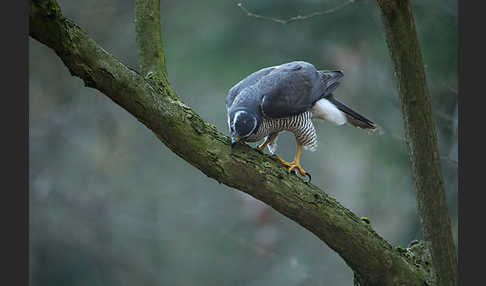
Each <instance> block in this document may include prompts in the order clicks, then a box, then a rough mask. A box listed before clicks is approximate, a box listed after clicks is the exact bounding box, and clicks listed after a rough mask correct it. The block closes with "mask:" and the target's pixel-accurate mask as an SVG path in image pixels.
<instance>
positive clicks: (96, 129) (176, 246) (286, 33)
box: [29, 0, 458, 286]
mask: <svg viewBox="0 0 486 286" xmlns="http://www.w3.org/2000/svg"><path fill="white" fill-rule="evenodd" d="M344 1H345V0H339V1H337V0H329V1H327V0H305V1H295V0H294V1H290V0H286V1H282V0H272V1H260V0H248V1H245V2H242V4H243V5H244V7H246V8H247V9H249V10H250V11H252V12H254V13H258V14H262V15H266V16H270V17H276V18H282V19H286V18H289V17H292V16H296V15H305V14H309V13H312V12H316V11H322V10H326V9H330V8H333V7H336V6H338V5H341V4H343V3H344ZM134 2H135V1H115V0H84V1H68V0H59V5H60V7H61V9H62V12H63V14H64V15H65V16H66V17H68V18H71V19H73V20H74V21H75V23H77V24H78V25H80V26H81V27H82V28H83V29H84V30H85V31H86V32H87V33H88V34H89V35H90V36H91V37H92V38H93V39H94V40H95V41H97V42H98V43H99V44H100V45H101V46H102V47H103V48H104V49H105V50H107V51H108V52H110V53H112V54H113V55H114V56H115V57H117V58H118V59H119V60H121V61H122V62H123V63H125V64H126V65H128V66H130V67H132V68H133V69H135V70H139V69H138V62H137V51H136V45H135V34H134ZM237 3H238V1H216V0H207V1H198V0H188V1H161V22H162V31H163V40H164V49H165V53H166V60H167V68H168V73H169V79H170V81H171V84H172V87H173V88H174V89H175V91H176V92H177V94H178V96H179V97H181V99H182V100H183V101H184V102H185V103H187V104H188V105H190V106H191V107H192V108H193V109H194V110H195V111H197V112H198V113H199V114H200V115H201V116H202V117H203V118H204V119H205V120H206V121H209V122H211V123H213V124H215V125H216V126H217V128H218V129H219V130H220V131H221V132H224V133H225V134H228V131H227V130H228V128H227V126H226V124H227V123H226V110H225V97H226V93H227V91H228V90H229V89H230V88H231V87H232V86H233V85H234V84H236V83H237V82H238V81H240V80H241V79H242V78H244V77H245V76H247V75H248V74H250V73H252V72H254V71H256V70H258V69H260V68H263V67H267V66H273V65H278V64H281V63H285V62H289V61H293V60H304V61H309V62H311V63H313V64H314V65H315V66H316V67H317V68H319V69H342V70H343V71H344V74H345V77H344V78H343V80H342V84H341V86H340V87H339V88H338V89H337V91H336V92H335V96H336V97H337V98H338V99H340V100H341V101H342V102H344V103H346V104H347V105H349V106H351V107H353V108H354V109H356V110H358V111H359V112H360V113H362V114H363V115H365V116H367V117H369V118H370V119H372V120H374V121H375V122H377V123H378V124H379V125H380V126H381V127H382V128H383V129H384V132H383V134H368V133H367V132H365V131H363V130H360V129H355V128H353V127H350V126H344V127H338V126H334V125H331V124H329V123H327V122H318V123H317V124H316V127H317V130H318V136H319V146H318V149H317V151H316V152H313V153H312V152H308V151H305V152H304V153H303V157H302V164H303V166H304V168H305V169H306V170H307V171H309V172H310V173H311V174H312V178H313V183H314V184H315V185H317V186H319V187H320V188H322V189H323V190H325V191H326V192H327V193H328V194H330V195H331V196H333V197H335V198H336V199H337V200H338V201H339V202H340V203H341V204H343V205H344V206H345V207H347V208H349V209H350V210H352V211H353V212H354V213H356V214H357V215H358V216H366V217H368V218H369V219H370V220H371V224H372V227H373V228H374V229H375V230H376V231H377V232H378V233H379V234H380V235H381V236H382V237H384V238H385V239H386V240H388V241H389V242H390V243H392V244H393V245H402V246H406V245H407V244H408V243H409V242H410V241H411V240H413V239H420V238H421V234H420V225H419V217H418V214H417V209H416V201H415V193H414V184H413V180H412V177H411V170H410V163H409V161H408V157H407V150H406V146H405V143H404V141H403V139H402V138H403V126H402V125H403V123H402V115H401V110H400V105H399V99H398V94H397V89H396V84H395V79H394V77H393V67H392V66H391V59H390V56H389V53H388V49H387V46H386V43H385V39H384V30H383V25H382V23H381V16H380V12H379V9H378V7H377V4H376V1H374V0H360V1H356V2H355V3H352V4H350V5H348V6H346V7H344V8H343V9H340V10H337V11H335V12H333V13H331V14H328V15H325V16H318V17H314V18H311V19H307V20H302V21H297V22H293V23H291V24H287V25H282V24H279V23H275V22H271V21H265V20H261V19H257V18H254V17H248V16H247V15H246V14H245V13H244V12H243V11H242V10H241V9H240V8H239V7H238V6H237ZM412 7H413V13H414V16H415V23H416V26H417V32H418V36H419V40H420V44H421V48H422V53H423V57H424V62H425V64H426V73H427V80H428V86H429V90H430V96H431V98H432V108H433V111H434V118H435V121H436V124H437V132H438V138H439V144H440V151H441V157H442V168H443V174H444V179H445V186H446V196H447V201H448V206H449V212H450V216H451V220H452V225H453V233H454V238H455V240H456V243H457V223H458V220H457V193H458V171H457V167H458V161H457V160H458V159H457V156H458V154H457V150H458V148H457V144H458V136H457V134H458V133H457V131H458V130H457V120H458V115H457V112H458V98H457V96H458V94H457V1H453V0H429V1H418V0H415V1H412ZM29 45H30V48H29V90H30V92H29V112H30V114H29V120H30V130H29V133H30V139H29V145H30V146H29V156H30V159H29V163H30V172H29V189H30V190H29V196H30V210H29V219H30V222H29V230H30V233H29V240H30V243H29V244H30V252H29V253H30V254H29V255H30V269H29V271H30V282H31V283H30V285H73V286H76V285H245V286H260V285H288V286H291V285H351V284H352V279H353V273H352V271H351V270H350V269H349V268H348V267H347V266H346V264H345V263H344V262H343V260H342V259H341V258H340V257H339V256H338V255H337V254H336V253H335V252H334V251H332V250H331V249H330V248H329V247H328V246H327V245H325V244H324V243H323V242H321V241H320V240H318V239H317V238H316V237H315V236H314V235H313V234H312V233H310V232H309V231H307V230H305V229H304V228H302V227H301V226H300V225H298V224H296V223H294V222H293V221H291V220H289V219H288V218H286V217H284V216H283V215H280V214H279V213H277V212H275V211H274V210H273V209H271V208H269V207H268V206H266V205H265V204H263V203H261V202H259V201H256V200H254V199H253V198H251V197H249V196H247V195H245V194H243V193H241V192H239V191H236V190H234V189H231V188H229V187H227V186H225V185H220V184H218V183H217V182H216V181H214V180H213V179H210V178H208V177H206V176H205V175H204V174H203V173H202V172H200V171H199V170H198V169H196V168H194V167H193V166H191V165H189V164H188V163H187V162H185V161H184V160H182V159H181V158H179V157H178V156H177V155H175V154H174V153H172V152H171V151H170V150H169V149H168V148H167V147H165V146H164V145H163V144H162V143H161V142H160V141H159V140H158V139H157V138H156V137H155V136H154V135H153V134H152V133H151V131H150V130H149V129H147V128H146V127H145V126H144V125H142V124H141V123H140V122H138V121H137V120H136V119H135V118H134V117H132V116H131V115H130V114H129V113H127V112H126V111H125V110H123V109H122V108H121V107H119V106H118V105H116V104H115V103H113V102H112V101H111V100H110V99H109V98H107V97H106V96H104V95H102V94H101V93H100V92H98V91H97V90H94V89H90V88H86V87H84V85H83V82H82V81H81V80H80V79H79V78H76V77H72V76H71V75H70V73H69V71H68V69H67V68H66V67H65V66H64V65H63V63H62V62H61V60H60V59H59V58H58V57H57V56H56V55H55V53H54V52H53V51H52V50H51V49H50V48H47V47H46V46H44V45H42V44H40V43H39V42H37V41H35V40H32V39H29ZM181 144H184V142H181ZM279 153H280V154H281V155H282V156H283V157H284V158H286V159H291V158H292V157H293V156H294V154H295V141H294V139H293V136H291V135H290V134H284V135H283V136H281V137H280V138H279Z"/></svg>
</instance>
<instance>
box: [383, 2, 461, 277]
mask: <svg viewBox="0 0 486 286" xmlns="http://www.w3.org/2000/svg"><path fill="white" fill-rule="evenodd" d="M377 2H378V5H379V6H380V8H381V12H382V20H383V24H384V26H385V34H386V42H387V44H388V48H389V50H390V54H391V58H392V61H393V65H394V68H395V74H396V77H397V84H398V92H399V97H400V104H401V108H402V115H403V122H404V130H405V141H406V143H407V147H408V154H409V159H410V162H411V164H412V174H413V177H414V180H415V187H416V195H417V206H418V210H419V215H420V218H421V222H422V233H423V237H424V240H425V241H427V242H430V247H431V254H432V261H433V265H434V267H435V270H436V272H437V274H438V285H451V286H452V285H457V283H458V281H457V279H458V277H457V253H456V251H457V250H456V248H455V246H454V241H453V237H452V229H451V223H450V218H449V214H448V211H447V204H446V199H445V192H444V180H443V177H442V169H441V166H440V155H439V148H438V144H437V135H436V132H435V124H434V121H433V118H432V107H431V104H430V98H429V93H428V89H427V82H426V79H425V70H424V63H423V59H422V54H421V52H420V46H419V42H418V38H417V33H416V30H415V24H414V19H413V15H412V9H411V6H410V1H408V0H400V1H399V0H377Z"/></svg>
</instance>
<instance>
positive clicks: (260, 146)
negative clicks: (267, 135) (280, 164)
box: [257, 143, 267, 152]
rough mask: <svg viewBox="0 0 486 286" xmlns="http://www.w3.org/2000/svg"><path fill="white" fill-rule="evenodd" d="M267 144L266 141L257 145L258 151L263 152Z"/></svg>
mask: <svg viewBox="0 0 486 286" xmlns="http://www.w3.org/2000/svg"><path fill="white" fill-rule="evenodd" d="M266 145H267V144H265V143H263V144H261V145H259V146H258V147H257V149H258V151H260V152H263V150H265V146H266Z"/></svg>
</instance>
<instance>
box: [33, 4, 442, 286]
mask: <svg viewBox="0 0 486 286" xmlns="http://www.w3.org/2000/svg"><path fill="white" fill-rule="evenodd" d="M29 27H30V32H29V33H30V36H31V37H32V38H34V39H36V40H38V41H40V42H42V43H44V44H45V45H47V46H49V47H50V48H52V49H53V50H54V51H55V52H56V54H57V55H58V56H59V57H60V59H61V60H62V61H63V62H64V64H65V65H66V66H67V67H68V69H69V70H70V72H71V74H72V75H75V76H77V77H79V78H81V79H82V80H83V81H84V83H85V85H86V86H88V87H92V88H95V89H98V90H99V91H101V92H102V93H103V94H105V95H106V96H108V97H110V98H111V99H112V100H113V101H114V102H116V103H117V104H119V105H120V106H122V107H123V108H124V109H125V110H127V111H128V112H129V113H131V114H132V115H133V116H134V117H135V118H136V119H137V120H139V121H140V122H142V123H143V124H144V125H145V126H147V127H148V128H150V129H151V130H152V131H153V132H154V134H155V135H156V136H157V137H158V138H159V139H160V140H161V141H162V142H163V143H164V144H165V145H166V146H167V147H168V148H170V149H171V150H172V151H173V152H175V153H176V154H177V155H178V156H180V157H181V158H183V159H184V160H186V161H187V162H189V163H190V164H192V165H193V166H195V167H196V168H198V169H199V170H201V171H202V172H203V173H204V174H206V175H207V176H209V177H211V178H213V179H215V180H216V181H218V182H219V183H224V184H226V185H228V186H230V187H233V188H236V189H238V190H241V191H243V192H246V193H248V194H249V195H251V196H253V197H255V198H256V199H259V200H261V201H263V202H265V203H266V204H268V205H270V206H271V207H272V208H274V209H275V210H277V211H278V212H280V213H282V214H283V215H285V216H287V217H289V218H290V219H292V220H294V221H295V222H297V223H299V224H300V225H301V226H303V227H304V228H306V229H308V230H309V231H311V232H312V233H314V234H315V235H316V236H317V237H319V238H320V239H321V240H322V241H323V242H325V243H326V244H327V245H328V246H329V247H331V248H332V249H333V250H335V251H336V252H337V253H338V254H339V255H340V256H341V257H342V258H343V259H344V260H345V262H346V263H347V264H348V265H349V266H350V267H351V268H352V269H353V270H354V271H355V273H356V274H357V276H358V277H359V280H360V282H362V284H361V285H424V283H425V281H430V280H429V278H428V276H427V275H428V272H427V268H426V267H424V263H423V262H420V261H422V260H420V261H419V262H417V261H418V260H413V259H412V258H411V257H410V255H411V254H410V252H409V251H408V250H406V251H405V252H403V249H402V250H400V249H394V248H393V247H392V246H391V245H390V244H389V243H388V242H386V241H385V240H384V239H383V238H381V237H380V236H379V235H378V234H377V233H376V232H375V231H373V229H372V228H371V226H370V225H369V224H367V223H365V222H363V221H362V220H361V219H360V218H358V217H357V216H356V215H355V214H353V213H352V212H351V211H349V210H348V209H346V208H344V207H343V206H342V205H340V204H339V203H338V202H337V201H336V200H335V199H334V198H332V197H330V196H328V195H327V194H326V193H324V192H323V191H321V190H319V189H318V188H317V187H315V186H313V185H312V184H308V183H305V181H304V180H303V179H301V178H299V177H297V176H295V175H291V174H288V173H287V170H286V168H284V167H283V166H282V165H281V164H280V162H279V161H278V160H276V159H274V158H272V157H271V156H269V155H264V154H261V153H260V152H258V151H257V150H256V149H253V148H251V147H249V146H247V145H240V146H238V147H235V148H231V147H230V145H231V144H230V139H229V138H228V137H227V136H225V135H223V134H221V133H220V132H218V131H217V130H216V128H215V127H214V126H213V125H211V124H208V123H206V122H204V121H203V120H202V119H201V118H200V116H199V115H198V114H196V113H195V112H194V111H193V110H192V109H191V108H190V107H189V106H187V105H185V104H184V103H183V102H182V101H181V100H180V99H179V98H178V97H177V96H176V94H175V93H174V91H173V90H172V89H171V88H170V84H169V82H168V80H167V77H164V76H162V77H158V76H157V77H155V79H154V78H152V77H145V78H144V77H142V76H141V75H140V74H138V73H137V72H136V71H134V70H132V69H129V68H128V67H126V66H125V65H123V64H122V63H120V62H119V61H118V60H116V59H115V58H114V57H113V56H112V55H110V54H109V53H108V52H106V51H105V50H103V49H102V48H101V47H100V46H98V45H97V44H96V43H95V42H94V41H93V40H92V39H91V38H90V37H89V36H88V35H87V34H86V33H85V32H84V31H83V30H82V29H81V28H80V27H78V26H77V25H76V24H74V23H73V22H72V21H71V20H69V19H67V18H65V17H63V16H62V14H61V11H60V9H59V6H58V5H57V3H56V1H55V0H30V14H29ZM160 48H161V46H160ZM148 70H150V68H149V69H148ZM163 74H164V73H163ZM429 285H433V284H430V283H429Z"/></svg>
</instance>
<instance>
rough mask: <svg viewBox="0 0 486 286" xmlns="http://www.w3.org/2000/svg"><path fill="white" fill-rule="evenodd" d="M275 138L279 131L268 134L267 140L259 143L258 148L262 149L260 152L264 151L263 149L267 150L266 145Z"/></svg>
mask: <svg viewBox="0 0 486 286" xmlns="http://www.w3.org/2000/svg"><path fill="white" fill-rule="evenodd" d="M275 138H277V133H273V134H270V135H268V136H267V137H265V142H263V143H262V144H260V145H258V147H257V148H258V150H260V152H263V150H265V147H266V146H267V145H268V144H270V143H272V142H273V141H274V140H275Z"/></svg>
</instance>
